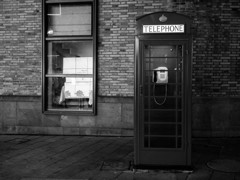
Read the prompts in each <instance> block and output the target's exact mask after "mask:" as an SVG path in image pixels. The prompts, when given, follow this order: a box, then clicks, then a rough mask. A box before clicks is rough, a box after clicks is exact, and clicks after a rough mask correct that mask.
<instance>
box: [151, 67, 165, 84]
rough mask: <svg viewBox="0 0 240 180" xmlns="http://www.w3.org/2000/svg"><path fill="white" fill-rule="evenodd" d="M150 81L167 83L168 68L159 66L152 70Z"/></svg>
mask: <svg viewBox="0 0 240 180" xmlns="http://www.w3.org/2000/svg"><path fill="white" fill-rule="evenodd" d="M152 81H153V82H154V83H156V84H167V83H168V68H167V67H164V66H160V67H158V68H156V69H154V70H153V76H152Z"/></svg>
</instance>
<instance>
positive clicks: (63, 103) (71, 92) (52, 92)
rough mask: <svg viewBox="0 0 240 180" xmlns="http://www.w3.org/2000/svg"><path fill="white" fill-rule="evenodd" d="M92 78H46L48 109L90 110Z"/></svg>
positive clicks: (91, 103)
mask: <svg viewBox="0 0 240 180" xmlns="http://www.w3.org/2000/svg"><path fill="white" fill-rule="evenodd" d="M92 83H93V81H92V78H79V77H54V78H47V84H48V109H69V110H71V109H72V110H83V111H91V110H92V105H93V88H92V87H93V84H92Z"/></svg>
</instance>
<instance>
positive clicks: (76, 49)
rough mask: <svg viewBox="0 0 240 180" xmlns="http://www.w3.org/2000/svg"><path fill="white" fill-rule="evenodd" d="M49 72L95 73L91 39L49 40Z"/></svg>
mask: <svg viewBox="0 0 240 180" xmlns="http://www.w3.org/2000/svg"><path fill="white" fill-rule="evenodd" d="M47 65H48V67H47V73H48V74H85V75H86V74H93V43H92V42H91V41H52V42H48V55H47Z"/></svg>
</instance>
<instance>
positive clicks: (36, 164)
mask: <svg viewBox="0 0 240 180" xmlns="http://www.w3.org/2000/svg"><path fill="white" fill-rule="evenodd" d="M237 142H238V144H239V142H240V141H239V140H236V142H233V143H232V144H231V145H234V144H236V143H237ZM228 144H229V143H228ZM236 147H237V144H236V146H235V150H233V149H232V148H231V147H230V145H229V147H228V149H227V150H223V148H222V146H221V145H220V141H219V143H217V141H213V142H206V141H202V142H201V141H197V143H193V163H194V166H195V170H194V172H193V173H182V172H173V171H168V172H166V171H132V170H129V168H130V164H129V162H131V161H133V138H132V137H123V138H119V137H91V136H30V135H0V180H2V179H4V180H8V179H9V180H30V179H31V180H43V179H46V180H59V179H61V180H63V179H74V180H80V179H81V180H84V179H85V180H86V179H93V180H94V179H96V180H98V179H99V180H102V179H103V180H104V179H106V180H110V179H120V180H128V179H163V180H240V175H239V173H225V172H219V171H214V170H212V169H210V168H209V167H207V166H206V162H208V161H209V160H211V159H216V158H218V157H219V155H221V156H223V155H224V157H230V158H235V157H236V156H237V157H236V158H237V159H239V157H240V153H239V152H240V151H238V150H239V149H237V148H236ZM236 153H238V154H236Z"/></svg>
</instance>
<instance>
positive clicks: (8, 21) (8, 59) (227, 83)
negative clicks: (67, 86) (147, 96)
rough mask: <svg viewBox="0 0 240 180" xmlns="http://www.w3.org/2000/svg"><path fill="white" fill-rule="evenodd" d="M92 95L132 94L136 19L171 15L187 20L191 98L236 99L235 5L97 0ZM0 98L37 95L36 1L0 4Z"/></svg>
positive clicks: (231, 0) (239, 86)
mask: <svg viewBox="0 0 240 180" xmlns="http://www.w3.org/2000/svg"><path fill="white" fill-rule="evenodd" d="M98 6H99V7H98V14H99V16H98V18H99V19H98V95H100V96H133V95H134V36H135V27H136V21H135V19H136V17H137V16H141V15H143V14H148V13H152V12H156V11H176V12H178V13H182V14H186V15H189V16H190V17H192V19H193V95H194V96H200V97H205V96H211V97H212V96H216V97H219V96H239V95H240V51H239V48H240V45H239V39H240V32H239V28H240V27H239V26H240V18H239V16H240V11H239V8H240V3H239V1H238V0H228V1H221V0H215V1H212V2H211V1H207V2H202V1H201V0H195V1H183V0H161V1H159V0H147V1H145V0H135V1H129V0H99V1H98ZM0 41H1V43H0V86H1V87H2V88H1V89H0V95H41V48H42V47H41V1H39V0H3V1H1V4H0Z"/></svg>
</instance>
